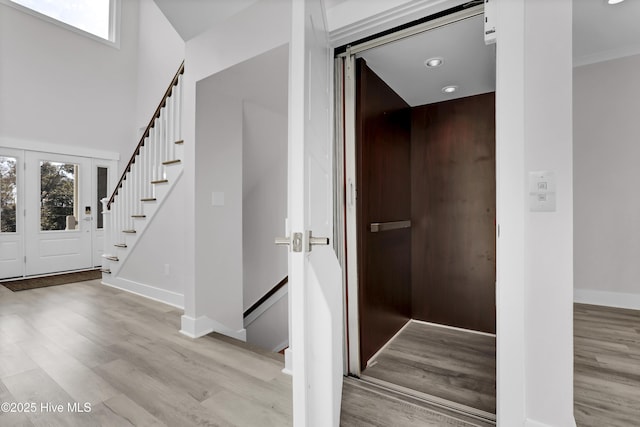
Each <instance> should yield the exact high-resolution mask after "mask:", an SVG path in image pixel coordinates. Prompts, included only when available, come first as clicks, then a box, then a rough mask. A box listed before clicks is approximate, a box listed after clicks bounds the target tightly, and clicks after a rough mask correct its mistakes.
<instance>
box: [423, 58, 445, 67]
mask: <svg viewBox="0 0 640 427" xmlns="http://www.w3.org/2000/svg"><path fill="white" fill-rule="evenodd" d="M443 63H444V59H442V58H440V57H435V58H429V59H427V60H426V61H424V65H426V67H427V68H436V67H439V66H441V65H442V64H443Z"/></svg>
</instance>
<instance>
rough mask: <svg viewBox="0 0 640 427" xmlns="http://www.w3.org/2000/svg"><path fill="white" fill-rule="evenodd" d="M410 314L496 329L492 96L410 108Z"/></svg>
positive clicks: (478, 328) (493, 115)
mask: <svg viewBox="0 0 640 427" xmlns="http://www.w3.org/2000/svg"><path fill="white" fill-rule="evenodd" d="M411 171H412V173H411V174H412V216H411V220H412V234H413V236H412V242H413V243H412V251H411V252H412V282H413V285H412V290H413V292H412V315H413V318H414V319H418V320H424V321H427V322H434V323H440V324H445V325H450V326H457V327H461V328H466V329H473V330H477V331H483V332H491V333H495V328H496V326H495V324H496V320H495V280H496V270H495V254H496V241H495V218H496V212H495V200H496V188H495V96H494V93H488V94H483V95H476V96H471V97H467V98H461V99H456V100H452V101H446V102H440V103H437V104H429V105H424V106H420V107H414V108H413V109H412V116H411Z"/></svg>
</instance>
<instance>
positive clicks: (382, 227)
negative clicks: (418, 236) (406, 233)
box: [371, 220, 411, 233]
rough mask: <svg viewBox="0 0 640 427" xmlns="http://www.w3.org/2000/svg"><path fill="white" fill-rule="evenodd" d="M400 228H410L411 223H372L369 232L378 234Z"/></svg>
mask: <svg viewBox="0 0 640 427" xmlns="http://www.w3.org/2000/svg"><path fill="white" fill-rule="evenodd" d="M401 228H411V221H409V220H407V221H391V222H372V223H371V232H372V233H378V232H380V231H389V230H398V229H401Z"/></svg>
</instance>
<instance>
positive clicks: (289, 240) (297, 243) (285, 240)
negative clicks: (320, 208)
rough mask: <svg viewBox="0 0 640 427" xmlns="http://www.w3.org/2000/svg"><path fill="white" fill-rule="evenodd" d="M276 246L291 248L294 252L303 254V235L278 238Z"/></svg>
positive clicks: (295, 234) (294, 234)
mask: <svg viewBox="0 0 640 427" xmlns="http://www.w3.org/2000/svg"><path fill="white" fill-rule="evenodd" d="M275 242H276V245H279V246H290V247H291V250H292V251H293V252H302V233H293V234H292V235H291V237H276V241H275Z"/></svg>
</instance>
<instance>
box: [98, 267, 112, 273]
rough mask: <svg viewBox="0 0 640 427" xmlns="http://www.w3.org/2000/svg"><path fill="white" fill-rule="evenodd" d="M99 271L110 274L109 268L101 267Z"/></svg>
mask: <svg viewBox="0 0 640 427" xmlns="http://www.w3.org/2000/svg"><path fill="white" fill-rule="evenodd" d="M100 272H101V273H105V274H111V270H109V269H108V268H101V269H100Z"/></svg>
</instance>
